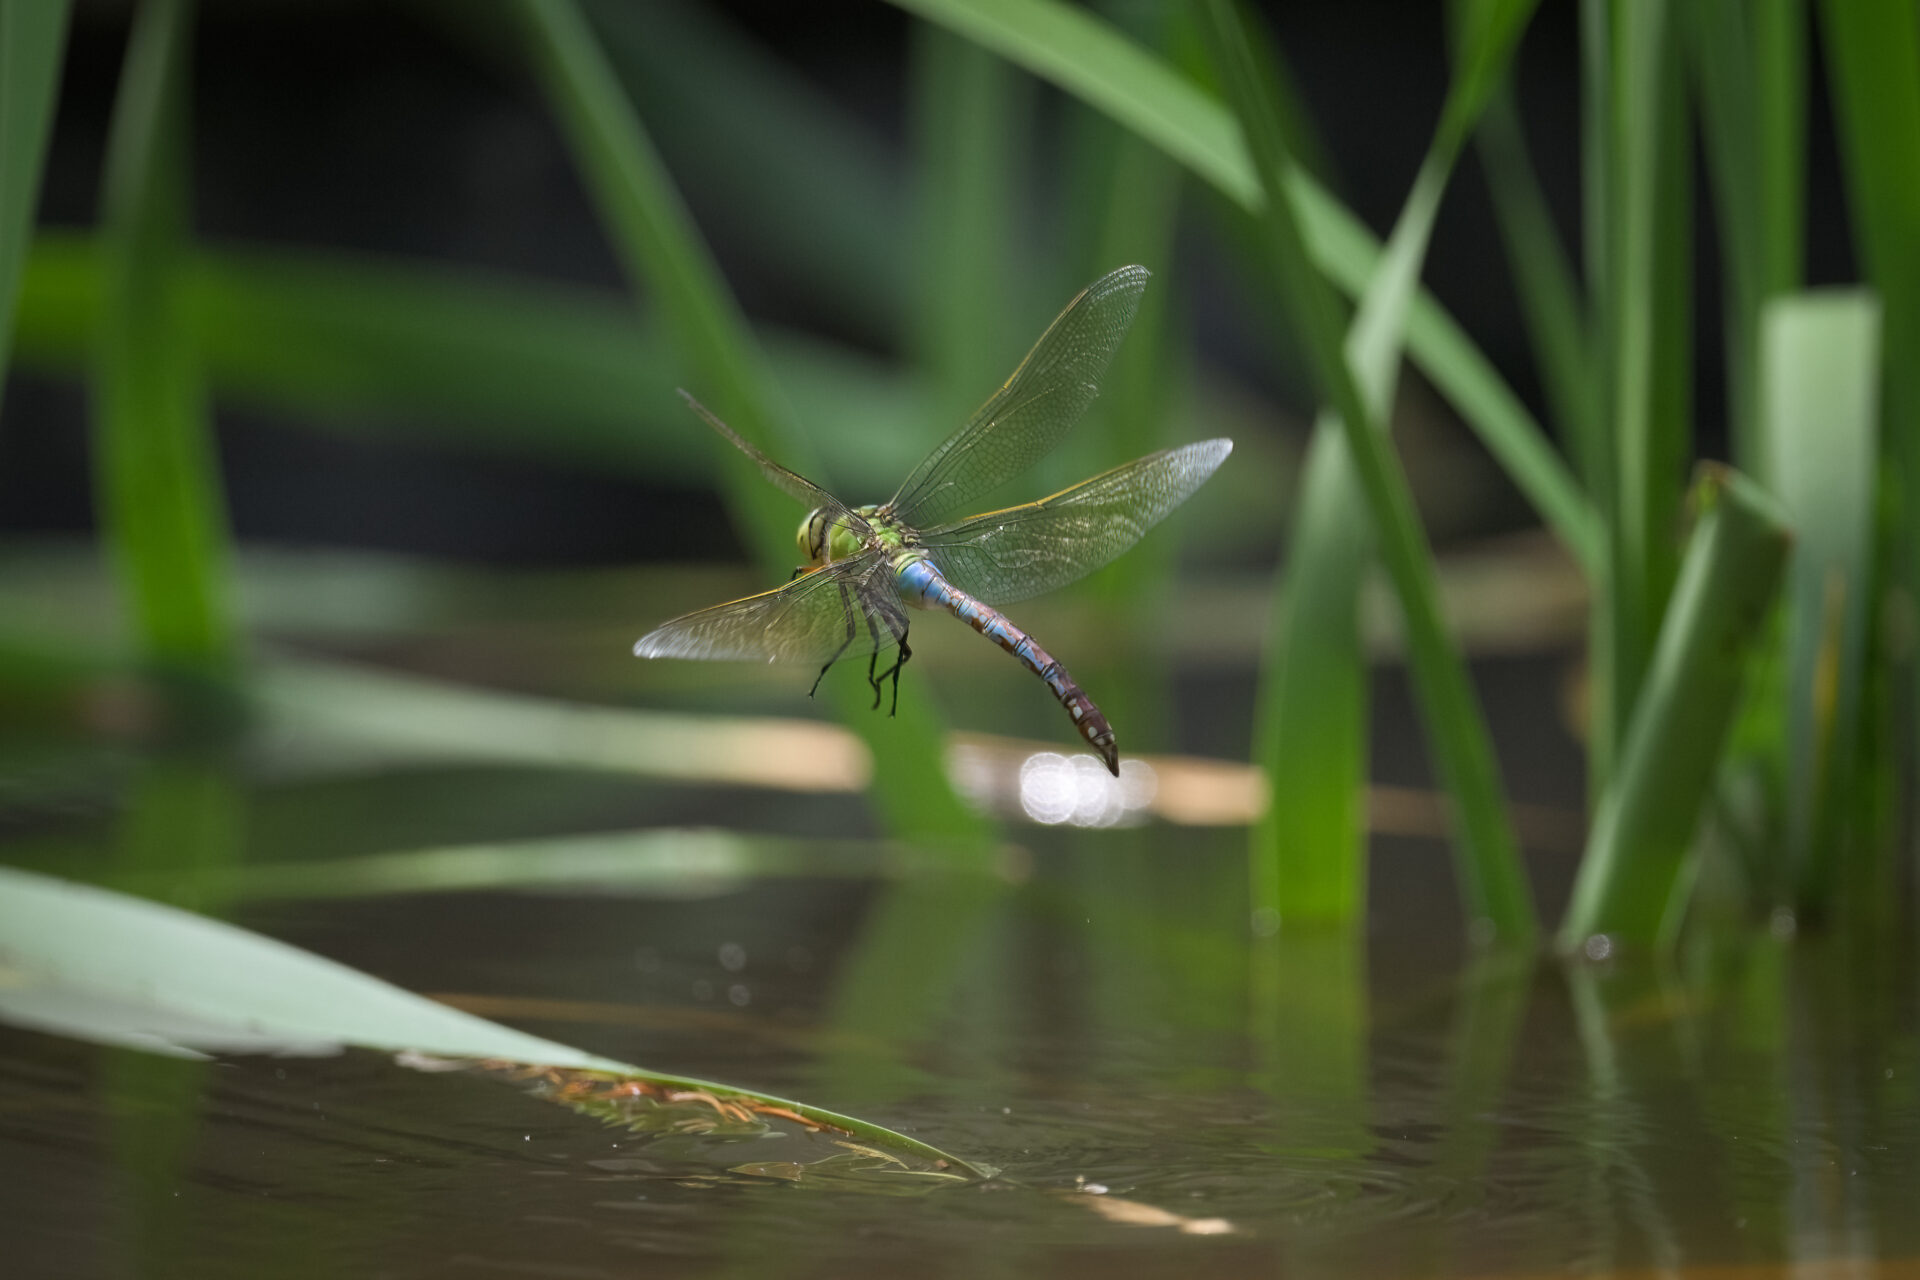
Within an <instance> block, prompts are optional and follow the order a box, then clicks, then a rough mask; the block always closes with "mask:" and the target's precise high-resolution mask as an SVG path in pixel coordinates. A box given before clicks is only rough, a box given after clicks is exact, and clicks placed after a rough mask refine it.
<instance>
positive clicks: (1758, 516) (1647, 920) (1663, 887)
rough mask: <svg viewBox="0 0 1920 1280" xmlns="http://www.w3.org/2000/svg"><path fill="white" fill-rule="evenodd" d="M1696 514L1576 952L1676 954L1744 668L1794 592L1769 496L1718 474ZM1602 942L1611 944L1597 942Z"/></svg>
mask: <svg viewBox="0 0 1920 1280" xmlns="http://www.w3.org/2000/svg"><path fill="white" fill-rule="evenodd" d="M1691 501H1692V503H1693V506H1694V509H1695V510H1696V511H1697V512H1698V513H1699V522H1698V524H1697V525H1696V527H1695V528H1694V530H1693V534H1692V536H1691V537H1690V538H1689V539H1688V543H1687V551H1686V556H1685V558H1684V560H1683V561H1682V563H1681V567H1680V575H1679V579H1678V581H1677V582H1676V584H1675V586H1674V592H1673V602H1672V604H1671V606H1670V607H1669V608H1668V610H1667V612H1666V618H1665V620H1664V622H1663V623H1662V625H1661V629H1660V635H1659V641H1658V644H1657V645H1656V646H1655V649H1654V653H1653V657H1652V661H1651V662H1650V663H1649V665H1648V668H1647V679H1646V684H1645V687H1644V689H1643V692H1642V693H1641V697H1640V701H1639V704H1638V705H1637V706H1636V707H1635V708H1634V713H1633V716H1632V718H1631V720H1630V722H1629V723H1628V725H1627V727H1626V735H1625V738H1624V740H1623V743H1622V748H1621V752H1620V757H1619V767H1618V769H1617V771H1616V772H1615V774H1614V776H1613V778H1612V781H1611V782H1610V783H1609V785H1608V788H1607V791H1606V794H1605V795H1604V796H1603V797H1602V799H1601V802H1600V806H1599V809H1598V811H1597V812H1596V814H1595V816H1594V821H1593V827H1592V830H1591V831H1590V832H1589V834H1588V837H1587V848H1586V853H1585V855H1584V856H1583V857H1582V858H1581V861H1580V871H1579V875H1578V878H1577V879H1576V880H1575V882H1574V889H1573V900H1572V902H1571V903H1570V904H1569V906H1568V908H1567V915H1566V919H1565V921H1564V922H1563V924H1562V926H1561V929H1560V936H1559V942H1560V946H1561V949H1562V950H1564V951H1567V952H1578V951H1580V950H1582V949H1583V948H1584V949H1586V950H1587V951H1588V954H1606V953H1608V952H1610V950H1611V948H1612V944H1613V943H1620V944H1625V945H1629V946H1640V947H1647V946H1654V945H1671V943H1672V942H1673V941H1674V939H1675V937H1676V936H1677V930H1678V929H1679V926H1680V922H1681V919H1682V916H1683V912H1684V908H1685V906H1686V901H1687V896H1688V891H1689V889H1690V888H1691V884H1692V871H1693V869H1694V867H1695V866H1696V865H1697V863H1696V860H1695V859H1694V858H1693V857H1692V856H1691V852H1690V851H1691V846H1692V843H1693V837H1694V832H1695V829H1696V827H1697V825H1698V820H1699V816H1700V809H1701V803H1702V801H1703V799H1704V798H1705V796H1706V793H1707V788H1708V785H1709V783H1710V782H1711V780H1712V777H1713V773H1714V769H1715V766H1716V765H1718V763H1719V761H1720V754H1721V747H1722V744H1723V743H1724V742H1725V740H1726V736H1727V730H1728V728H1729V726H1730V725H1731V723H1732V721H1733V716H1734V711H1735V709H1736V705H1737V703H1738V701H1739V697H1740V694H1741V691H1742V688H1743V686H1744V684H1745V680H1746V663H1745V661H1744V659H1745V657H1746V655H1747V653H1748V652H1749V649H1750V646H1751V644H1752V641H1753V638H1754V637H1755V635H1756V634H1757V633H1759V632H1760V630H1761V623H1762V622H1763V621H1764V619H1765V617H1766V614H1767V610H1768V609H1769V608H1770V607H1771V606H1772V603H1773V599H1774V594H1775V592H1776V590H1777V589H1778V586H1779V583H1780V576H1781V570H1782V567H1783V565H1784V563H1785V560H1786V554H1787V547H1788V543H1789V540H1790V538H1791V534H1790V532H1789V530H1788V527H1787V522H1786V519H1785V515H1784V513H1783V512H1782V511H1781V510H1780V508H1779V506H1778V504H1777V503H1776V502H1775V501H1774V500H1773V499H1772V498H1771V497H1769V496H1768V495H1767V494H1766V493H1765V492H1764V491H1763V490H1762V489H1760V487H1759V486H1758V485H1756V484H1754V483H1753V482H1752V481H1751V480H1748V479H1746V478H1745V477H1743V476H1741V475H1740V474H1739V473H1737V472H1734V471H1731V470H1729V469H1727V468H1724V467H1718V466H1706V467H1703V468H1702V471H1701V476H1700V478H1699V480H1698V481H1697V482H1696V483H1695V485H1694V489H1693V494H1692V499H1691ZM1600 935H1605V936H1606V937H1607V938H1608V939H1610V941H1609V943H1607V944H1605V945H1604V946H1603V945H1602V944H1599V943H1595V942H1594V941H1593V940H1594V939H1595V938H1596V937H1597V936H1600Z"/></svg>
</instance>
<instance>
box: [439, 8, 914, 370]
mask: <svg viewBox="0 0 1920 1280" xmlns="http://www.w3.org/2000/svg"><path fill="white" fill-rule="evenodd" d="M587 14H588V16H589V17H590V18H591V20H592V23H593V26H594V29H595V30H596V31H598V32H599V33H600V36H601V39H602V41H603V42H604V44H605V47H606V51H607V57H608V59H609V60H610V61H611V62H612V63H613V66H614V68H615V70H616V71H618V72H619V74H620V79H621V83H622V84H623V85H624V86H625V87H626V89H627V91H628V92H629V93H630V94H631V95H632V97H633V101H634V106H635V108H636V109H637V110H638V112H639V114H640V117H641V119H643V120H646V121H647V122H648V123H649V125H650V126H651V127H652V128H653V130H654V132H655V134H656V135H657V140H658V142H659V144H660V150H661V152H662V153H663V154H664V156H665V157H666V160H667V162H668V164H669V165H670V166H671V168H672V170H673V172H675V173H676V174H679V175H680V176H681V181H682V183H683V184H684V186H685V187H686V189H688V190H696V191H699V192H702V193H703V199H702V202H701V208H702V213H703V216H706V217H712V218H724V219H725V220H726V225H727V227H728V228H729V230H732V231H735V232H736V234H732V235H729V236H728V237H727V238H728V243H729V244H731V245H734V246H736V247H738V248H739V249H741V250H742V251H744V252H746V253H749V254H751V255H752V256H753V259H754V261H755V262H756V263H758V264H761V265H762V266H763V268H764V269H765V270H766V271H768V272H769V273H772V274H775V275H777V276H779V277H780V278H782V279H784V280H786V281H787V282H789V284H790V285H791V286H792V287H793V288H794V289H795V290H796V291H797V292H802V293H804V295H805V296H806V298H807V299H808V301H809V303H811V304H815V305H818V304H820V303H821V302H823V301H824V302H826V303H827V304H829V305H831V306H832V308H833V309H834V310H835V312H837V313H838V314H840V315H843V316H846V317H849V318H850V319H852V320H854V321H856V322H857V323H858V324H859V325H860V327H861V330H862V332H863V333H866V334H871V335H873V336H875V337H879V338H888V337H891V336H892V335H893V334H894V333H895V332H896V331H897V329H898V326H899V324H900V321H901V319H902V318H903V317H904V316H906V315H907V314H908V303H909V292H910V288H911V285H912V282H913V278H914V275H913V270H912V264H911V263H910V261H909V257H908V249H909V247H910V245H911V243H912V241H911V239H910V238H909V237H908V236H907V235H906V234H905V231H906V228H907V227H908V225H909V224H908V223H907V221H906V214H907V191H906V189H905V186H904V185H903V184H902V183H901V182H900V181H899V179H898V176H897V170H898V166H897V164H896V163H895V161H894V158H893V157H892V155H891V154H890V153H889V149H888V147H887V145H886V143H885V141H884V140H883V139H882V138H881V137H880V136H879V134H878V132H877V131H875V130H871V129H868V128H867V127H865V122H864V121H862V120H861V119H860V118H859V117H858V116H857V115H855V114H854V113H853V112H851V111H848V110H845V109H843V108H842V107H841V106H840V104H838V103H837V102H835V101H834V100H833V99H832V98H831V97H830V96H829V95H828V94H826V93H825V92H823V91H822V87H821V86H820V85H818V84H816V83H814V82H812V81H810V80H808V79H807V78H806V77H805V76H804V75H803V74H801V73H800V72H799V71H798V70H797V69H796V68H795V67H794V66H793V64H792V63H791V62H789V61H787V60H785V59H783V58H782V57H780V56H779V53H778V51H776V50H773V49H770V48H768V47H767V46H766V45H765V44H764V43H763V42H761V41H759V40H756V39H755V38H754V37H753V36H752V35H751V34H749V33H748V32H746V31H744V30H742V29H740V26H739V25H738V24H737V23H735V22H734V21H732V20H731V19H729V17H728V16H727V15H726V14H725V13H723V12H721V11H719V10H717V9H716V8H715V7H714V6H711V5H704V4H697V3H680V2H675V3H668V2H666V0H649V3H647V4H645V5H635V4H631V3H628V2H627V0H592V2H591V3H589V4H588V6H587ZM462 16H464V15H462ZM719 86H725V88H724V91H722V90H720V89H719ZM691 104H698V106H697V109H689V108H690V105H691Z"/></svg>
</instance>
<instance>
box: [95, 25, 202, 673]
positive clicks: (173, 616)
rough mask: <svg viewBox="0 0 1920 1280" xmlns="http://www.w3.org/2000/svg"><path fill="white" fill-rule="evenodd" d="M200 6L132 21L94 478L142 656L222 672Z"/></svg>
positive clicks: (105, 238) (110, 206) (107, 183)
mask: <svg viewBox="0 0 1920 1280" xmlns="http://www.w3.org/2000/svg"><path fill="white" fill-rule="evenodd" d="M191 36H192V8H191V6H190V5H189V4H187V3H184V2H183V0H156V2H155V3H152V4H146V5H142V6H141V7H140V9H139V10H138V11H137V12H136V13H135V15H134V22H133V30H132V33H131V34H130V36H129V37H128V41H127V55H126V63H125V67H124V69H123V71H122V73H121V77H120V87H119V92H118V96H117V98H116V100H115V102H114V109H113V122H112V125H111V127H110V130H109V133H108V139H107V159H106V171H105V173H104V175H103V177H102V186H103V204H104V209H103V213H102V223H103V227H104V230H103V232H102V245H101V247H102V252H103V255H104V256H103V263H102V297H101V313H100V314H101V323H100V327H99V331H98V343H97V350H96V354H95V373H94V404H93V413H94V422H95V442H94V452H95V457H94V469H95V474H96V486H97V491H98V498H97V502H98V506H99V511H100V515H101V519H102V523H103V525H104V527H105V529H106V534H107V541H108V544H109V547H110V549H111V551H112V555H113V558H114V561H115V563H116V565H117V567H118V569H119V572H120V575H121V580H122V583H123V586H124V589H125V591H126V594H127V597H128V599H129V602H130V604H131V612H132V615H133V617H134V619H135V623H136V629H137V633H138V636H139V641H140V645H141V648H142V650H143V651H144V653H145V654H146V656H147V657H148V658H149V659H150V660H152V661H155V662H157V663H160V664H162V665H167V666H172V667H176V668H180V669H183V670H193V671H198V672H202V673H214V672H218V671H220V670H221V669H223V668H225V667H226V666H227V665H228V664H229V663H230V662H231V661H232V659H233V657H234V652H235V649H236V647H237V640H236V636H235V633H234V624H233V617H232V606H231V603H230V602H229V600H228V582H227V565H228V561H229V559H230V553H229V548H228V546H227V530H226V512H225V504H224V502H223V500H222V497H221V484H220V478H219V468H218V464H217V460H216V457H215V453H214V446H213V438H212V430H211V424H210V421H209V415H208V411H207V406H206V403H205V397H204V391H203V388H202V386H201V382H200V369H199V360H198V354H197V353H196V352H195V350H194V349H193V339H192V329H191V326H190V325H189V324H188V323H187V321H186V317H185V314H184V307H183V303H182V298H181V293H180V289H179V263H180V258H181V252H182V242H183V241H184V239H185V237H186V235H187V226H188V212H187V183H188V174H187V136H188V125H187V120H188V102H187V87H188V84H189V76H188V58H189V48H188V45H189V41H190V40H191Z"/></svg>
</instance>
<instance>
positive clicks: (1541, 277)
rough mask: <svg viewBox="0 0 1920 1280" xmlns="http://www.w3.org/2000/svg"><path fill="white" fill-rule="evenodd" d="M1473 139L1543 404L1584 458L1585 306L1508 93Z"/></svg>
mask: <svg viewBox="0 0 1920 1280" xmlns="http://www.w3.org/2000/svg"><path fill="white" fill-rule="evenodd" d="M1478 141H1479V144H1480V145H1479V150H1480V159H1481V163H1482V164H1483V165H1484V166H1485V168H1486V173H1487V189H1488V192H1489V194H1490V195H1491V196H1492V197H1493V211H1494V217H1495V219H1496V221H1497V222H1498V224H1499V228H1500V235H1501V239H1502V241H1503V242H1504V244H1505V246H1506V252H1507V263H1508V266H1509V268H1510V269H1511V271H1512V274H1513V281H1514V287H1515V290H1516V292H1517V294H1518V296H1519V300H1520V310H1521V312H1522V314H1523V315H1525V317H1526V329H1527V341H1528V342H1530V343H1531V344H1532V345H1533V359H1534V364H1535V366H1536V367H1537V368H1538V369H1539V370H1540V379H1541V384H1542V387H1543V389H1544V390H1545V393H1546V398H1547V403H1548V404H1549V405H1550V406H1551V407H1552V411H1553V418H1554V420H1555V421H1556V422H1558V423H1559V424H1560V429H1561V430H1562V431H1563V432H1565V433H1566V437H1567V440H1568V443H1569V446H1570V449H1571V451H1572V453H1573V456H1574V457H1576V458H1584V457H1587V456H1589V455H1590V454H1591V453H1592V451H1593V450H1594V448H1596V447H1597V446H1596V444H1595V443H1594V441H1595V439H1596V437H1597V435H1598V433H1599V429H1600V428H1599V414H1598V409H1599V405H1598V404H1597V402H1596V398H1595V397H1596V395H1597V392H1596V390H1595V387H1594V376H1593V362H1592V356H1591V345H1590V344H1591V339H1590V336H1589V334H1588V326H1587V321H1586V314H1585V311H1586V304H1585V302H1584V300H1583V299H1582V298H1581V296H1580V286H1579V284H1578V283H1577V282H1576V281H1575V279H1574V274H1573V265H1572V263H1571V262H1570V261H1569V260H1568V258H1567V253H1566V249H1565V248H1564V246H1562V245H1561V243H1560V238H1559V234H1558V233H1557V232H1556V231H1555V230H1554V227H1553V216H1552V214H1551V213H1549V212H1548V209H1547V201H1546V196H1545V194H1544V193H1543V192H1542V191H1541V190H1540V182H1539V179H1538V178H1537V177H1536V176H1535V175H1534V171H1533V166H1532V165H1531V164H1530V163H1529V162H1528V160H1527V150H1526V139H1525V137H1524V136H1523V134H1522V132H1521V128H1520V115H1519V109H1518V108H1517V107H1516V106H1515V105H1514V99H1513V94H1512V93H1511V91H1503V92H1501V93H1498V94H1496V95H1495V96H1494V98H1493V101H1492V102H1490V103H1489V104H1488V105H1487V111H1486V114H1485V116H1484V117H1483V118H1482V119H1481V122H1480V132H1479V138H1478Z"/></svg>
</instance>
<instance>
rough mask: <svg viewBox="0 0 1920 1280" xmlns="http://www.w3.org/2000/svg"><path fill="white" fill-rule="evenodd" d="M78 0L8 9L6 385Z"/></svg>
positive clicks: (2, 231) (0, 290)
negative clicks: (15, 312) (23, 275)
mask: <svg viewBox="0 0 1920 1280" xmlns="http://www.w3.org/2000/svg"><path fill="white" fill-rule="evenodd" d="M71 8H72V5H71V4H70V0H41V2H40V3H26V4H3V5H0V388H4V387H5V386H6V385H7V357H8V353H9V352H11V351H12V350H13V309H14V299H15V298H16V297H17V296H18V293H19V288H20V275H21V272H22V270H23V268H24V266H25V264H26V259H27V244H28V241H29V240H30V239H31V238H32V231H33V214H34V209H35V208H36V206H37V205H38V203H39V198H40V169H41V165H42V163H43V162H44V161H45V159H46V153H47V137H48V135H49V134H50V133H51V132H52V126H53V107H54V100H55V98H56V97H57V96H58V89H59V85H60V59H61V54H62V52H63V50H64V49H65V47H66V42H67V15H68V12H69V10H70V9H71Z"/></svg>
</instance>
